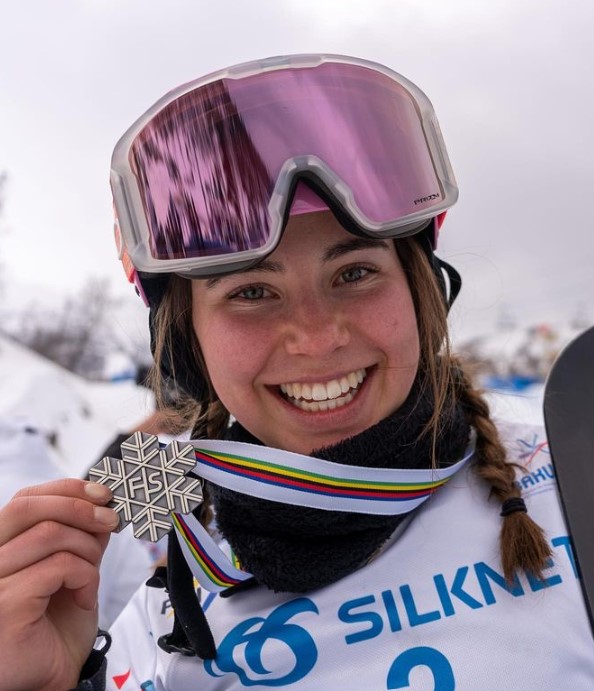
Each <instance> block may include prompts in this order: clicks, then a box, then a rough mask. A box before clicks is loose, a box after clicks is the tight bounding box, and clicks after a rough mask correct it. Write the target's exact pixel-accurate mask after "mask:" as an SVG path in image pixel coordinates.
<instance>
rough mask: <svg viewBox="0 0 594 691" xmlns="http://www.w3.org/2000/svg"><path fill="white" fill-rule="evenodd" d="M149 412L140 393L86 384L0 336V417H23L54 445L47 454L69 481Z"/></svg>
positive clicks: (147, 399) (127, 386)
mask: <svg viewBox="0 0 594 691" xmlns="http://www.w3.org/2000/svg"><path fill="white" fill-rule="evenodd" d="M152 408H153V401H152V396H151V394H150V393H149V392H148V391H147V390H146V389H144V388H143V387H140V386H137V385H136V384H134V383H132V382H130V381H123V382H117V383H111V382H89V381H87V380H85V379H83V378H82V377H79V376H77V375H75V374H72V373H71V372H68V371H66V370H64V369H62V368H61V367H59V366H57V365H55V364H54V363H52V362H50V361H49V360H47V359H45V358H43V357H41V356H39V355H37V354H36V353H33V352H31V351H30V350H28V349H27V348H24V347H23V346H21V345H19V344H18V343H15V342H14V341H11V340H9V339H8V338H6V337H4V336H0V415H6V416H11V417H12V416H15V415H20V416H23V417H24V418H26V419H27V420H28V421H29V423H30V424H31V425H32V426H34V427H37V428H39V429H40V430H41V431H42V432H43V433H45V434H46V435H47V436H48V437H49V438H51V439H53V440H54V443H53V445H52V453H53V455H54V456H55V460H56V462H57V464H58V465H59V466H60V468H61V469H62V470H63V471H64V472H65V473H66V474H68V475H73V476H81V475H83V474H84V473H85V472H86V470H87V469H88V467H89V466H90V465H92V464H93V463H94V462H95V461H96V460H97V457H98V455H99V454H100V453H101V451H102V450H103V448H104V447H105V446H106V445H107V443H108V442H109V441H111V439H112V438H113V436H114V435H115V434H116V433H117V432H120V431H124V430H127V429H130V428H132V427H133V426H134V425H135V424H136V423H138V422H140V421H141V420H142V419H143V418H144V417H146V416H147V415H148V414H149V413H150V412H151V411H152Z"/></svg>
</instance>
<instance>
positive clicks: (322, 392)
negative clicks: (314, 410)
mask: <svg viewBox="0 0 594 691" xmlns="http://www.w3.org/2000/svg"><path fill="white" fill-rule="evenodd" d="M311 397H312V398H313V399H314V401H325V400H326V399H327V398H328V396H327V395H326V387H325V386H324V385H323V384H314V385H313V386H312V387H311Z"/></svg>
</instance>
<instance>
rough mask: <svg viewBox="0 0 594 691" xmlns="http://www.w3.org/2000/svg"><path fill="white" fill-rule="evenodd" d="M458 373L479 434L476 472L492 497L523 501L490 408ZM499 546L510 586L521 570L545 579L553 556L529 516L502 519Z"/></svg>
mask: <svg viewBox="0 0 594 691" xmlns="http://www.w3.org/2000/svg"><path fill="white" fill-rule="evenodd" d="M458 372H459V378H458V387H459V390H458V396H459V398H460V400H461V402H462V404H463V406H464V408H465V410H466V412H467V413H468V416H469V421H470V424H471V425H472V426H473V427H474V428H475V429H476V434H477V439H476V459H477V460H476V463H475V465H474V468H475V471H476V472H477V473H478V475H479V476H480V477H481V478H482V479H483V480H485V482H487V483H488V485H489V486H490V488H491V495H492V496H494V497H496V498H497V500H498V501H499V502H500V503H502V504H503V502H505V501H506V500H508V499H512V498H514V497H520V489H519V487H518V485H517V484H516V482H515V475H516V473H515V469H516V468H517V467H518V466H517V465H516V464H513V463H509V462H508V461H507V460H506V452H505V449H504V447H503V444H502V443H501V441H500V439H499V435H498V432H497V429H496V427H495V425H494V423H493V421H492V420H491V418H490V416H489V406H488V404H487V402H486V401H485V399H484V398H483V397H482V395H481V394H480V392H479V391H478V390H477V389H475V388H474V387H473V385H472V383H471V382H470V379H469V377H468V376H467V375H466V373H465V372H464V370H463V369H462V367H460V366H459V367H458ZM499 543H500V553H501V563H502V566H503V573H504V576H505V578H506V580H507V581H508V582H511V581H512V580H513V577H514V573H515V571H516V570H517V569H521V570H524V571H527V572H529V573H532V574H534V575H536V576H537V577H539V578H542V571H543V569H544V568H545V567H546V563H547V560H548V559H549V558H550V557H551V554H552V552H551V548H550V546H549V544H548V542H547V540H546V538H545V535H544V531H543V530H542V528H541V527H540V526H539V525H538V524H537V523H535V522H534V521H533V520H532V518H530V516H529V515H528V514H527V513H526V512H524V511H516V512H514V513H510V514H509V515H507V516H505V517H504V518H502V526H501V533H500V536H499Z"/></svg>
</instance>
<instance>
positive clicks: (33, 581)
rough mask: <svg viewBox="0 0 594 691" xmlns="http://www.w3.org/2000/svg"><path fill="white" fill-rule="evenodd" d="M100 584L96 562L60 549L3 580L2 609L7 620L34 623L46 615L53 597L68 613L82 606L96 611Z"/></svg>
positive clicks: (0, 599)
mask: <svg viewBox="0 0 594 691" xmlns="http://www.w3.org/2000/svg"><path fill="white" fill-rule="evenodd" d="M98 588H99V569H98V568H97V567H96V566H93V565H91V564H90V563H89V562H88V561H86V560H84V559H81V558H80V557H77V556H75V555H73V554H69V553H67V552H59V553H56V554H52V555H51V556H49V557H47V559H44V560H42V561H38V562H36V563H35V564H32V565H31V566H29V567H28V568H26V569H23V570H22V571H19V572H18V573H16V574H13V575H11V576H9V577H7V578H3V579H2V580H0V611H2V613H3V620H5V621H7V622H9V621H16V622H20V624H24V623H26V622H29V623H33V622H36V621H37V620H38V619H39V618H40V617H42V616H44V615H45V613H46V611H47V609H48V607H49V605H50V599H52V598H53V597H54V598H55V599H56V598H57V599H56V602H57V603H58V605H59V607H60V609H61V611H62V613H63V615H64V616H67V614H68V611H69V610H70V611H76V610H77V609H79V608H80V609H83V610H86V611H92V610H93V609H94V608H95V607H96V605H97V591H98ZM53 606H54V608H55V607H56V605H53ZM4 615H6V618H5V617H4Z"/></svg>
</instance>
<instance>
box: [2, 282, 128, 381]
mask: <svg viewBox="0 0 594 691" xmlns="http://www.w3.org/2000/svg"><path fill="white" fill-rule="evenodd" d="M116 302H117V301H116V299H115V298H113V297H112V296H111V293H110V290H109V283H108V281H107V280H106V279H98V278H90V279H89V280H88V281H87V283H86V284H85V285H84V286H83V288H82V290H81V291H80V293H78V294H77V295H76V296H74V297H70V298H68V299H67V300H66V301H65V303H64V304H63V306H62V308H61V309H60V310H59V311H57V312H55V313H49V312H48V310H47V309H46V308H44V309H43V310H42V309H40V308H38V307H36V306H35V305H33V306H31V307H30V308H29V309H28V310H26V311H25V312H24V313H23V315H22V318H21V323H20V326H19V328H18V329H17V330H16V332H15V333H14V334H13V336H14V337H15V338H16V339H17V340H18V341H20V342H21V343H23V344H24V345H26V346H28V347H29V348H31V349H32V350H34V351H35V352H37V353H39V354H40V355H43V356H44V357H47V358H48V359H50V360H53V361H54V362H56V363H58V364H59V365H62V367H65V368H66V369H68V370H70V371H71V372H76V373H77V374H81V375H83V376H86V377H89V378H97V377H99V376H100V375H101V373H102V370H103V365H104V362H105V357H106V355H107V352H108V349H109V343H110V339H111V337H112V333H111V327H110V326H109V324H108V320H107V316H108V313H109V311H110V310H111V309H112V308H113V306H114V305H115V304H116Z"/></svg>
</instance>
